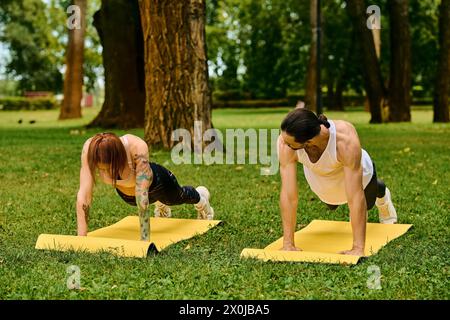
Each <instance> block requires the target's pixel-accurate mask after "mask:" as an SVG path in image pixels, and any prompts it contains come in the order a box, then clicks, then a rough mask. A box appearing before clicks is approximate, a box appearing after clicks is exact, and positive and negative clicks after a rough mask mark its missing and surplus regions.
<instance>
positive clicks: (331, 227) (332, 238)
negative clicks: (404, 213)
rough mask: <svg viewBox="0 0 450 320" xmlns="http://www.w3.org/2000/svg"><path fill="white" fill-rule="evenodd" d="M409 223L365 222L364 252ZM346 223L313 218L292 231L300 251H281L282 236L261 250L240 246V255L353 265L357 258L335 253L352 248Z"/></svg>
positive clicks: (372, 251)
mask: <svg viewBox="0 0 450 320" xmlns="http://www.w3.org/2000/svg"><path fill="white" fill-rule="evenodd" d="M411 226H412V225H411V224H380V223H368V224H367V231H366V249H365V255H366V256H370V255H373V254H375V253H377V252H378V250H380V249H381V248H382V247H383V246H384V245H386V244H387V243H388V242H389V241H392V240H394V239H395V238H398V237H400V236H401V235H403V234H404V233H406V232H407V231H408V229H409V228H410V227H411ZM352 239H353V237H352V228H351V224H350V222H342V221H327V220H313V221H312V222H311V223H310V224H308V225H307V226H306V227H305V228H303V229H301V230H300V231H297V232H296V233H295V244H296V246H297V247H298V248H301V249H302V250H303V251H282V250H280V249H281V248H282V246H283V238H280V239H278V240H276V241H275V242H273V243H271V244H270V245H268V246H267V247H265V248H264V249H250V248H247V249H244V250H243V251H242V253H241V257H242V258H256V259H260V260H263V261H295V262H316V263H335V264H338V263H342V264H356V263H358V260H359V259H360V257H358V256H351V255H344V254H339V252H340V251H343V250H348V249H350V248H351V247H352V241H353V240H352Z"/></svg>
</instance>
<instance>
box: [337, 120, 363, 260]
mask: <svg viewBox="0 0 450 320" xmlns="http://www.w3.org/2000/svg"><path fill="white" fill-rule="evenodd" d="M341 146H342V148H341V152H340V158H341V161H342V163H343V165H344V179H345V192H346V195H347V201H348V207H349V209H350V220H351V225H352V231H353V246H352V248H351V250H347V251H343V252H342V253H345V254H352V255H358V256H363V255H364V247H365V241H366V223H367V205H366V197H365V194H364V188H363V170H362V166H361V153H362V151H361V145H360V143H359V138H358V136H357V133H356V130H354V128H353V126H352V127H351V129H350V139H349V141H347V142H346V143H345V144H342V145H341Z"/></svg>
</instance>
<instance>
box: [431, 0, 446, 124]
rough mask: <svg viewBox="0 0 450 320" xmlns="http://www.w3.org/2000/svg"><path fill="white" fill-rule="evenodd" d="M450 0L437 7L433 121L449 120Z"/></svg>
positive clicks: (444, 0) (443, 1) (443, 0)
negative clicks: (436, 66) (437, 42)
mask: <svg viewBox="0 0 450 320" xmlns="http://www.w3.org/2000/svg"><path fill="white" fill-rule="evenodd" d="M449 26H450V0H442V2H441V5H440V7H439V58H438V68H437V72H436V84H435V90H434V115H433V122H449V121H450V119H449V117H450V115H449V106H448V99H449V85H450V28H449Z"/></svg>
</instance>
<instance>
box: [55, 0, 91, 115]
mask: <svg viewBox="0 0 450 320" xmlns="http://www.w3.org/2000/svg"><path fill="white" fill-rule="evenodd" d="M72 4H73V5H75V6H77V7H78V8H79V11H77V13H78V12H79V16H78V18H79V20H78V19H76V17H75V16H74V17H75V20H74V21H73V22H75V23H74V25H72V26H71V28H69V41H68V43H67V51H66V72H65V76H64V100H63V103H62V106H61V110H60V113H59V119H60V120H64V119H73V118H81V99H82V97H83V56H84V34H85V32H86V0H73V2H72Z"/></svg>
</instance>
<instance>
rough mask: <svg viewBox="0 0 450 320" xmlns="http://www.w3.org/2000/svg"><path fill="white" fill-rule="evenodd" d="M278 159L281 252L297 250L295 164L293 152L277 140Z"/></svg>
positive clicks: (281, 141) (280, 139) (280, 140)
mask: <svg viewBox="0 0 450 320" xmlns="http://www.w3.org/2000/svg"><path fill="white" fill-rule="evenodd" d="M278 150H279V159H280V175H281V191H280V211H281V220H282V223H283V250H289V251H292V250H298V249H297V248H296V247H295V241H294V233H295V226H296V224H297V205H298V191H297V163H296V156H295V152H294V151H293V150H292V149H290V148H289V147H288V146H287V145H286V144H284V142H283V140H282V138H281V137H279V139H278Z"/></svg>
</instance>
